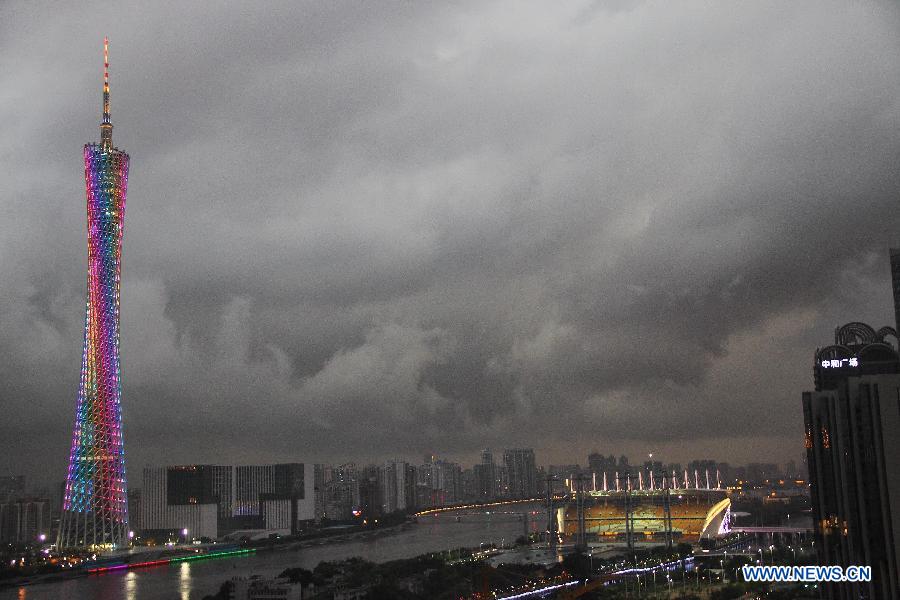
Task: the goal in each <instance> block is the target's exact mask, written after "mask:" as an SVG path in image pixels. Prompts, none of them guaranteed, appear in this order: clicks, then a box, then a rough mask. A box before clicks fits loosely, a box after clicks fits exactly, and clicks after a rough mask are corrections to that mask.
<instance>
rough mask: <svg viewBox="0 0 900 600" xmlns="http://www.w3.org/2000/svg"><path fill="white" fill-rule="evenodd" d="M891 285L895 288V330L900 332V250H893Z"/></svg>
mask: <svg viewBox="0 0 900 600" xmlns="http://www.w3.org/2000/svg"><path fill="white" fill-rule="evenodd" d="M891 283H892V287H893V288H894V329H896V330H897V331H900V248H891Z"/></svg>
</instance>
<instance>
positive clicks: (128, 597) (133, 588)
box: [125, 571, 137, 600]
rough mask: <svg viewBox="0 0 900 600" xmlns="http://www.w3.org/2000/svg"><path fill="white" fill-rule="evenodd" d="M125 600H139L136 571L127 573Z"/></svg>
mask: <svg viewBox="0 0 900 600" xmlns="http://www.w3.org/2000/svg"><path fill="white" fill-rule="evenodd" d="M125 600H137V574H136V573H135V572H134V571H128V573H126V574H125Z"/></svg>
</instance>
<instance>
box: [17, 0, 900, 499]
mask: <svg viewBox="0 0 900 600" xmlns="http://www.w3.org/2000/svg"><path fill="white" fill-rule="evenodd" d="M514 6H515V10H513V7H514ZM820 7H821V5H820V3H816V2H796V3H792V4H790V5H787V6H785V5H783V4H779V3H774V2H773V3H756V4H753V5H746V6H741V7H740V8H739V10H740V13H735V9H734V7H727V8H726V7H724V6H722V7H713V8H710V7H709V5H708V4H699V3H696V4H695V3H688V4H683V5H679V6H677V7H676V6H671V5H669V4H665V3H654V2H637V1H635V2H630V1H622V2H615V3H603V4H599V5H587V4H585V5H579V6H575V5H567V6H547V5H543V4H540V3H535V4H518V3H516V4H509V3H504V2H491V3H465V2H464V3H462V4H459V5H456V6H454V7H440V6H426V5H403V6H399V5H397V6H391V7H390V8H387V7H384V6H381V7H374V6H367V5H364V6H359V5H356V4H343V3H335V4H329V5H328V6H300V7H297V6H295V5H293V4H292V3H285V4H274V3H273V4H271V5H269V6H267V9H266V11H265V12H261V11H260V12H257V11H253V10H251V9H248V8H247V7H223V6H216V7H213V6H190V7H186V8H185V7H180V8H178V9H177V14H178V15H179V18H178V19H177V20H174V19H172V17H171V15H172V14H173V12H174V11H175V8H174V7H171V6H169V7H160V6H153V7H148V6H138V7H132V8H123V7H109V6H106V5H100V4H95V5H82V6H79V7H77V9H76V8H69V7H63V8H59V7H54V9H52V10H51V9H49V7H47V6H39V5H32V4H28V3H8V4H5V5H4V6H3V7H2V8H0V34H2V35H0V50H2V52H3V54H4V56H6V57H7V60H8V64H9V66H10V68H9V69H8V70H6V71H5V72H4V74H3V75H2V76H0V77H2V79H3V83H4V85H3V89H4V90H6V91H7V94H6V96H5V97H4V98H0V106H2V107H3V109H2V110H0V118H2V119H3V121H2V124H3V128H2V131H3V132H4V133H3V134H2V135H3V138H4V144H3V147H5V148H6V154H5V156H6V163H7V166H8V168H7V177H5V178H4V179H3V180H2V181H0V199H2V201H3V203H4V205H5V206H4V208H5V209H6V210H5V211H4V214H5V215H7V218H6V219H4V220H3V222H2V224H0V248H2V250H3V258H4V260H3V261H0V281H3V282H4V285H3V286H2V292H0V356H2V357H3V358H4V360H3V361H0V385H2V389H3V390H4V392H3V393H2V394H0V415H3V416H4V418H3V419H2V420H0V439H2V440H4V442H3V443H2V444H0V449H2V450H3V452H2V453H0V474H10V475H18V474H24V475H26V476H28V477H29V479H31V480H34V479H35V478H37V477H40V478H42V479H44V481H45V482H46V483H48V484H49V483H52V482H55V481H60V480H62V479H64V478H65V465H66V460H67V458H68V446H69V443H70V439H71V437H70V434H71V430H72V418H73V413H74V404H75V396H76V393H77V390H78V372H79V367H80V359H81V355H80V352H79V348H80V346H81V343H82V329H83V323H84V321H83V318H84V313H83V311H84V273H85V272H86V231H85V221H84V210H85V206H84V203H85V199H84V179H83V177H84V172H83V165H82V163H81V155H80V148H81V146H82V145H83V144H84V143H86V142H91V141H96V139H97V125H98V124H99V122H100V120H101V102H100V90H101V84H102V69H101V66H102V62H101V60H100V56H101V48H102V40H103V38H104V35H108V37H109V39H110V58H111V66H110V87H111V89H112V101H111V104H112V108H111V112H112V114H113V121H114V123H115V127H116V130H115V139H116V144H117V145H118V146H120V147H122V148H124V149H127V152H128V153H129V154H130V155H131V157H132V158H131V173H130V176H129V184H128V187H129V190H128V206H127V209H126V212H127V219H126V226H125V233H124V241H123V251H122V256H123V260H122V306H121V310H122V313H121V344H122V351H121V355H122V382H123V389H122V408H123V415H124V439H125V448H126V455H127V464H128V478H129V480H131V481H133V482H137V481H138V480H139V479H138V474H139V472H140V469H141V468H142V467H143V466H144V465H145V464H154V465H166V464H189V463H198V464H199V463H218V464H254V463H271V462H287V461H298V462H314V463H339V462H359V463H365V462H368V461H369V460H373V461H380V460H383V459H385V458H388V457H397V458H400V459H412V460H413V461H419V460H420V459H421V457H422V456H424V455H425V454H428V453H431V454H436V455H437V456H439V457H441V458H444V457H446V458H448V459H450V460H455V461H458V462H461V463H463V464H467V465H468V464H472V463H473V462H475V461H476V457H477V454H478V452H479V451H480V450H481V449H482V448H485V447H490V448H493V449H495V450H502V449H503V448H512V447H531V448H534V449H535V453H536V456H537V458H538V462H539V464H543V465H549V464H565V463H569V462H577V463H580V464H583V463H584V462H586V460H587V455H588V454H589V453H590V452H592V451H594V450H597V451H599V452H601V453H603V454H607V455H608V454H614V455H616V456H619V455H621V454H625V455H628V456H629V458H632V457H639V456H646V454H647V453H649V452H653V453H654V456H655V457H656V456H658V457H659V458H660V459H661V460H663V461H665V462H681V463H686V462H688V461H690V460H693V459H713V460H717V461H722V462H729V463H732V464H746V463H751V462H759V463H765V462H774V463H777V464H779V465H783V464H784V463H785V462H787V461H789V460H794V461H796V462H798V463H799V462H800V461H801V460H802V457H803V441H804V437H803V415H802V408H801V402H800V397H801V392H803V391H804V390H808V389H811V388H812V385H813V382H812V378H813V370H812V369H813V358H814V352H815V350H816V348H818V347H821V346H825V345H828V344H830V343H831V340H832V337H833V333H834V329H835V328H836V327H838V326H840V325H843V324H845V323H847V322H851V321H862V322H866V323H869V324H870V325H872V326H874V327H875V328H878V327H881V326H884V325H891V326H895V325H896V323H895V319H894V304H893V301H892V295H891V294H892V288H891V283H890V264H889V251H888V249H889V248H890V247H897V246H900V234H898V231H900V216H898V211H897V210H896V206H897V201H898V198H900V170H898V169H897V165H898V161H900V136H898V135H897V132H898V131H900V100H898V99H900V82H898V81H897V78H896V77H895V76H894V75H895V73H896V68H897V66H898V65H900V39H898V37H897V36H896V31H897V30H898V26H900V7H898V6H897V5H893V4H885V5H883V6H866V7H863V6H860V5H857V4H854V3H850V2H835V3H834V4H833V6H831V8H830V9H829V10H824V11H823V10H817V9H819V8H820ZM736 15H737V18H736ZM34 40H40V43H35V41H34Z"/></svg>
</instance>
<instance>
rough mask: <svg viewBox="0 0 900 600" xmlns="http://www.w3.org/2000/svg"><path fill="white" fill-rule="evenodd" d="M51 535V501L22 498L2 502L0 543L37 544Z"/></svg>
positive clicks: (0, 505)
mask: <svg viewBox="0 0 900 600" xmlns="http://www.w3.org/2000/svg"><path fill="white" fill-rule="evenodd" d="M49 534H50V500H48V499H47V498H20V499H18V500H13V501H9V502H0V542H5V543H14V544H15V543H22V544H36V543H40V542H43V541H46V539H47V537H48V536H49Z"/></svg>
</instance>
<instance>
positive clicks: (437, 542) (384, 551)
mask: <svg viewBox="0 0 900 600" xmlns="http://www.w3.org/2000/svg"><path fill="white" fill-rule="evenodd" d="M535 506H537V505H535ZM524 510H527V509H526V507H522V510H519V511H516V512H517V513H519V514H521V513H522V512H524ZM470 514H471V513H470ZM545 526H546V516H544V515H543V513H539V514H531V515H529V516H528V521H527V522H526V523H523V522H522V520H521V519H516V518H515V516H514V515H512V514H510V513H497V512H495V513H494V514H491V515H489V516H488V515H484V516H478V517H477V518H467V517H465V516H463V517H462V519H461V520H460V521H457V520H456V518H455V516H454V515H453V514H452V513H449V514H448V513H443V514H441V515H435V516H433V517H426V518H422V519H420V522H419V523H417V524H413V525H407V526H403V527H400V528H397V529H394V530H391V531H380V532H377V533H376V532H369V533H367V534H366V536H354V535H347V536H342V539H341V540H340V541H338V540H328V541H325V540H318V541H315V542H313V543H308V544H304V545H302V546H295V547H292V548H290V549H284V550H279V551H276V552H259V553H257V554H251V555H247V556H242V557H229V558H225V559H220V560H204V561H198V562H195V563H187V562H183V563H177V564H171V565H167V566H160V567H152V568H147V569H140V570H136V571H112V572H109V573H104V574H102V575H91V576H89V577H82V578H78V579H69V580H65V581H57V582H53V583H46V584H38V585H32V586H28V587H22V588H7V589H0V600H119V599H120V598H126V599H127V600H172V599H173V598H178V599H179V600H200V599H201V598H203V596H205V595H207V594H214V593H215V592H217V591H218V590H219V587H220V586H221V585H222V583H223V582H225V581H226V580H228V579H231V578H232V577H235V576H244V577H246V576H249V575H251V574H258V575H262V576H265V577H274V576H276V575H278V574H279V573H281V572H282V571H283V570H285V569H287V568H289V567H304V568H307V569H311V568H313V567H315V566H316V565H317V564H318V563H319V562H320V561H323V560H339V559H343V558H347V557H350V556H361V557H362V558H364V559H366V560H371V561H374V562H384V561H389V560H395V559H398V558H410V557H413V556H416V555H419V554H424V553H426V552H441V551H443V552H448V551H450V550H452V549H455V548H459V547H461V546H463V547H477V546H478V545H479V544H482V545H487V544H490V543H495V544H499V543H502V542H504V541H506V542H511V541H513V540H515V539H516V538H517V537H519V536H521V535H523V534H524V533H525V530H526V527H527V530H529V531H539V530H542V529H543V528H544V527H545Z"/></svg>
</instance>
